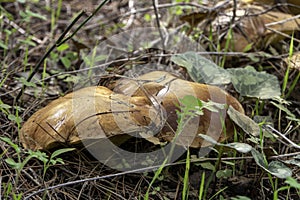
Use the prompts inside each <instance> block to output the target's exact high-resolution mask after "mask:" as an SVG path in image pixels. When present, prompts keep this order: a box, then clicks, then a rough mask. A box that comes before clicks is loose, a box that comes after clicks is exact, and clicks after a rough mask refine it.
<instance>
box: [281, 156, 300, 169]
mask: <svg viewBox="0 0 300 200" xmlns="http://www.w3.org/2000/svg"><path fill="white" fill-rule="evenodd" d="M284 163H286V164H288V165H295V166H298V167H300V155H297V156H295V157H293V158H292V159H290V160H285V161H284Z"/></svg>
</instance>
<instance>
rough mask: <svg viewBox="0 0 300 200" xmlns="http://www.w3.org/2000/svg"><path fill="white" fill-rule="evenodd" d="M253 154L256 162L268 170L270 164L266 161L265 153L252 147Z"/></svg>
mask: <svg viewBox="0 0 300 200" xmlns="http://www.w3.org/2000/svg"><path fill="white" fill-rule="evenodd" d="M251 154H252V156H253V158H254V160H255V162H256V164H257V165H259V166H260V167H262V168H263V169H265V170H267V168H268V166H267V165H266V163H265V160H264V157H263V155H262V154H261V153H260V152H258V151H257V150H256V149H252V150H251Z"/></svg>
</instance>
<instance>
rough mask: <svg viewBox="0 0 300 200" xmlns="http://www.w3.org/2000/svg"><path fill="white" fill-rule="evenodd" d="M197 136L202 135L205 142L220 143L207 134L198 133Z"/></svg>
mask: <svg viewBox="0 0 300 200" xmlns="http://www.w3.org/2000/svg"><path fill="white" fill-rule="evenodd" d="M198 136H200V137H202V138H203V139H204V140H206V141H207V142H210V143H211V144H220V143H218V142H217V141H216V140H215V139H213V138H212V137H210V136H208V135H204V134H198Z"/></svg>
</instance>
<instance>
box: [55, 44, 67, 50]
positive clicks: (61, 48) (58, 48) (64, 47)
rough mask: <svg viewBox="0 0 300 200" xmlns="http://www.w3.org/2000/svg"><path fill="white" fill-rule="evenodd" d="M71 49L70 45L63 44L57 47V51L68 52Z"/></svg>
mask: <svg viewBox="0 0 300 200" xmlns="http://www.w3.org/2000/svg"><path fill="white" fill-rule="evenodd" d="M68 48H69V45H68V44H67V43H64V44H61V45H60V46H59V47H57V48H56V49H57V51H60V52H61V51H64V50H67V49H68Z"/></svg>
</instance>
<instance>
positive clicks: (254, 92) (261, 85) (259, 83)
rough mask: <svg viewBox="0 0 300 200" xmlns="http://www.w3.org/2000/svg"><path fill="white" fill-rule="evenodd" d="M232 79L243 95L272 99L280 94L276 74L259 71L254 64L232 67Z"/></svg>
mask: <svg viewBox="0 0 300 200" xmlns="http://www.w3.org/2000/svg"><path fill="white" fill-rule="evenodd" d="M227 71H228V72H230V73H231V81H232V84H233V86H234V88H235V89H236V91H237V92H239V93H240V95H242V96H248V97H256V98H260V99H271V98H274V97H279V96H280V94H281V93H280V86H279V82H278V79H277V77H276V76H274V75H272V74H267V73H266V72H257V71H256V70H255V69H254V68H253V67H252V66H248V67H246V68H231V69H228V70H227Z"/></svg>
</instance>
